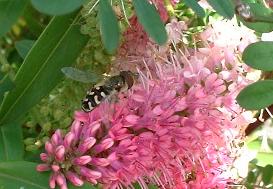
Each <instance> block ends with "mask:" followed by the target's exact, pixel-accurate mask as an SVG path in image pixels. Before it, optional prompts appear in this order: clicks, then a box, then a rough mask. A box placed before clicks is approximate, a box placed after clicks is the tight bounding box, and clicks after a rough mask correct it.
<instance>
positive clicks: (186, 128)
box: [37, 28, 253, 189]
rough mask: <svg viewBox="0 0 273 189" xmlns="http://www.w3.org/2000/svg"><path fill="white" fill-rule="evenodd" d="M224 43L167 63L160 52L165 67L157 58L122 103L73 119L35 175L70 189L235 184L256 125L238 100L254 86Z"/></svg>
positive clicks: (168, 55)
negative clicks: (249, 128)
mask: <svg viewBox="0 0 273 189" xmlns="http://www.w3.org/2000/svg"><path fill="white" fill-rule="evenodd" d="M169 29H170V28H169ZM170 33H174V34H177V31H175V32H170ZM215 34H217V35H215ZM219 34H220V33H219V32H217V33H214V31H211V32H207V33H203V36H201V37H200V38H201V39H202V37H204V36H207V37H206V38H207V39H210V36H218V37H220V36H221V35H219ZM247 37H249V36H244V37H243V39H245V38H247ZM176 38H177V37H175V39H176ZM219 40H220V39H219V38H215V39H214V40H213V41H207V44H208V45H207V46H204V47H203V48H199V49H189V48H181V49H177V50H176V51H173V50H169V51H166V52H165V54H164V53H163V55H162V52H160V50H158V54H160V57H161V60H164V61H157V59H156V57H157V55H158V54H155V56H153V57H150V59H149V61H148V64H149V65H148V66H147V65H145V66H144V67H146V68H149V67H153V68H154V69H146V70H143V69H138V68H136V70H139V71H138V73H139V79H138V81H136V82H135V85H134V86H133V87H132V89H131V90H130V91H128V92H126V93H124V94H119V96H118V97H119V101H118V102H115V103H107V102H105V103H103V104H101V105H100V106H98V107H97V108H95V109H94V110H93V111H92V112H90V113H85V112H80V111H79V112H76V113H75V117H74V119H75V121H74V122H73V124H72V127H71V130H70V132H69V133H68V134H66V135H65V136H64V137H62V135H61V133H60V131H56V133H55V134H54V135H53V136H52V138H51V141H49V142H47V144H46V151H47V152H46V153H43V154H41V159H42V160H43V161H44V162H45V164H41V165H39V166H38V167H37V170H38V171H46V170H49V169H50V170H51V171H52V174H51V178H50V187H51V188H55V185H56V183H57V184H58V185H59V186H60V187H61V188H66V187H67V185H66V182H67V180H69V181H70V182H72V183H73V184H74V185H76V186H80V185H82V184H83V183H84V182H90V183H93V184H96V183H100V184H101V185H102V186H103V188H111V189H112V188H113V189H115V188H134V185H133V184H134V183H138V184H139V185H140V187H141V188H143V189H146V188H148V184H149V183H152V184H155V185H157V186H159V187H160V188H164V189H170V188H172V189H184V188H196V189H198V188H200V189H201V188H227V186H228V183H229V182H234V181H235V180H234V178H233V177H232V175H231V174H228V171H229V169H231V168H232V163H233V161H234V159H235V158H236V156H237V149H238V148H239V147H238V141H239V142H240V141H241V138H242V133H241V132H242V130H243V128H244V126H246V125H248V124H249V123H250V122H252V121H253V119H252V116H251V114H250V113H249V112H245V111H243V110H242V109H241V108H240V107H239V105H238V104H237V103H236V100H235V98H236V96H237V94H238V92H239V91H240V89H241V88H242V87H244V86H246V85H247V84H248V83H249V82H250V81H248V80H247V79H246V77H245V74H246V70H247V69H248V68H246V67H244V66H243V64H241V63H240V62H239V60H238V59H237V57H236V56H237V54H236V53H238V52H239V51H240V50H241V49H240V50H239V49H238V47H239V46H238V45H239V43H238V44H237V43H236V44H234V45H233V46H226V45H224V44H223V43H218V42H217V41H219ZM239 41H241V38H239ZM177 42H178V41H177ZM228 44H229V43H228ZM175 48H177V47H175ZM156 49H158V48H157V47H156V45H154V50H155V51H156ZM166 49H169V48H166ZM140 50H142V51H145V49H140ZM142 53H143V54H145V52H142ZM140 60H142V57H141V55H140ZM146 63H147V62H146V61H144V64H146ZM152 64H153V65H152ZM136 67H137V66H136ZM66 179H67V180H66Z"/></svg>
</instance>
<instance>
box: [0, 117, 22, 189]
mask: <svg viewBox="0 0 273 189" xmlns="http://www.w3.org/2000/svg"><path fill="white" fill-rule="evenodd" d="M23 155H24V145H23V135H22V127H21V124H20V122H19V121H18V122H15V123H10V124H7V125H4V126H2V127H0V161H8V160H22V159H23ZM0 172H1V171H0ZM0 186H1V184H0ZM0 188H1V187H0Z"/></svg>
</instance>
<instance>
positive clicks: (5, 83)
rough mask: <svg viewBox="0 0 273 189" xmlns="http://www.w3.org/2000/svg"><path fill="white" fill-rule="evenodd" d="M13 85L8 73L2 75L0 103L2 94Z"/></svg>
mask: <svg viewBox="0 0 273 189" xmlns="http://www.w3.org/2000/svg"><path fill="white" fill-rule="evenodd" d="M13 87H14V84H13V82H12V81H11V79H10V77H9V76H8V75H6V76H4V77H3V78H2V79H1V80H0V103H2V100H3V98H4V94H5V93H6V92H7V91H10V90H11V89H12V88H13Z"/></svg>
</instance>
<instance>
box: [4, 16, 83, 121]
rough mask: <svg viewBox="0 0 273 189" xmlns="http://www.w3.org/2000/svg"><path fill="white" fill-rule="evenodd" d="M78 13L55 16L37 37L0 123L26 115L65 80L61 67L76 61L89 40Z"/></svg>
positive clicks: (18, 76) (6, 101)
mask: <svg viewBox="0 0 273 189" xmlns="http://www.w3.org/2000/svg"><path fill="white" fill-rule="evenodd" d="M76 15H77V13H73V14H69V15H66V16H60V17H55V18H53V19H52V20H51V22H50V23H49V25H48V26H47V28H46V29H45V31H44V32H43V33H42V35H41V36H40V37H39V39H38V40H37V41H36V43H35V44H34V46H33V48H32V49H31V51H30V52H29V54H28V56H27V57H26V59H25V60H24V62H23V65H22V66H21V67H20V70H19V71H18V73H17V75H16V78H15V81H14V83H15V86H16V87H15V88H14V89H13V90H11V91H10V92H9V93H8V95H7V96H6V97H5V98H4V101H3V104H2V106H1V109H0V125H1V124H3V123H7V122H9V121H14V120H16V119H18V118H20V117H22V116H24V114H25V113H26V112H27V111H29V110H30V108H31V107H33V106H34V105H35V104H37V103H38V102H39V101H40V100H41V98H43V97H44V96H45V95H47V94H48V93H49V92H50V91H51V90H52V89H53V88H54V86H56V84H57V83H58V82H59V81H61V79H62V76H63V74H62V72H61V68H62V67H65V66H70V65H71V64H73V63H74V62H75V60H76V58H77V57H78V55H79V54H80V52H81V50H82V49H83V47H84V46H85V45H86V43H87V41H88V37H87V36H84V35H82V34H81V33H80V25H79V24H77V22H78V20H77V18H78V17H77V16H76Z"/></svg>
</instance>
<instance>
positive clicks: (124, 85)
mask: <svg viewBox="0 0 273 189" xmlns="http://www.w3.org/2000/svg"><path fill="white" fill-rule="evenodd" d="M135 76H136V74H134V73H132V72H131V71H121V72H120V74H119V75H115V76H112V77H110V78H109V79H107V80H106V81H105V83H104V84H103V85H99V86H95V87H93V88H91V89H90V90H89V91H88V92H87V95H86V97H85V99H83V100H82V110H83V111H85V112H90V111H92V110H93V109H94V108H95V107H97V106H98V105H99V104H100V103H101V102H102V101H104V100H105V99H106V98H108V97H110V96H112V95H113V94H116V93H119V92H122V91H125V90H128V89H130V88H131V87H132V86H133V84H134V80H135Z"/></svg>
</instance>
